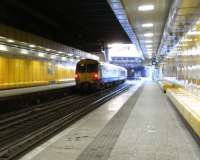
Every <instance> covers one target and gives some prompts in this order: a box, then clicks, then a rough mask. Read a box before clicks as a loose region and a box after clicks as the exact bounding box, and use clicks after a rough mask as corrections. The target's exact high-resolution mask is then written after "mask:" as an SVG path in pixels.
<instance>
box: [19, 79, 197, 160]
mask: <svg viewBox="0 0 200 160" xmlns="http://www.w3.org/2000/svg"><path fill="white" fill-rule="evenodd" d="M136 88H137V87H136V86H135V87H133V88H131V89H130V90H129V91H128V92H126V93H123V94H122V95H120V96H118V97H116V98H114V99H112V100H111V101H109V102H107V103H106V104H104V105H102V106H101V107H100V108H98V109H96V110H95V111H94V112H92V113H90V114H88V115H87V116H85V117H84V118H82V119H81V120H79V121H78V122H76V123H75V124H74V125H72V126H71V127H69V128H67V129H66V130H64V131H63V132H61V133H60V134H58V135H57V136H55V137H53V138H52V139H50V140H49V141H47V142H45V143H44V144H43V145H41V146H39V147H37V148H36V149H34V150H33V151H31V152H30V153H28V154H27V155H25V156H24V157H22V158H21V160H45V159H48V160H55V159H56V160H200V147H199V145H198V144H197V142H196V141H195V139H194V138H193V137H192V135H191V134H190V132H189V131H188V129H187V128H186V127H185V125H184V123H183V122H182V121H181V118H180V117H179V115H178V114H177V111H176V110H175V109H174V107H173V106H172V105H171V103H169V101H168V99H167V97H166V95H164V94H163V93H162V91H161V89H160V88H159V86H158V85H157V84H156V83H154V82H146V83H145V85H144V86H143V87H141V88H139V90H138V91H135V90H136Z"/></svg>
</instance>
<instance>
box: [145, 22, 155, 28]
mask: <svg viewBox="0 0 200 160" xmlns="http://www.w3.org/2000/svg"><path fill="white" fill-rule="evenodd" d="M142 27H144V28H148V27H153V23H144V24H142Z"/></svg>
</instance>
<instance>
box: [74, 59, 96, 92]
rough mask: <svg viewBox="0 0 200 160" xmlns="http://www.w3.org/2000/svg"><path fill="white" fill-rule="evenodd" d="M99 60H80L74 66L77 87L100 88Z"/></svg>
mask: <svg viewBox="0 0 200 160" xmlns="http://www.w3.org/2000/svg"><path fill="white" fill-rule="evenodd" d="M99 79H100V73H99V62H98V61H96V60H88V59H87V60H81V61H80V62H79V63H77V66H76V74H75V80H76V86H77V88H79V89H91V88H94V89H95V88H100V84H99Z"/></svg>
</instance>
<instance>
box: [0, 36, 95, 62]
mask: <svg viewBox="0 0 200 160" xmlns="http://www.w3.org/2000/svg"><path fill="white" fill-rule="evenodd" d="M38 48H39V49H38ZM70 49H71V50H72V52H74V50H77V49H74V48H70ZM0 51H1V52H3V53H8V52H10V53H21V55H31V56H33V57H39V58H45V59H51V60H59V61H70V62H76V60H80V59H85V58H91V59H95V60H98V59H99V57H98V56H95V55H92V54H89V53H86V52H83V51H80V50H77V52H78V53H74V54H73V53H65V52H62V51H57V50H52V49H49V48H45V47H41V46H36V45H34V44H28V43H25V42H19V41H15V40H13V39H9V38H6V37H2V36H0ZM81 52H83V53H81ZM83 54H84V55H83Z"/></svg>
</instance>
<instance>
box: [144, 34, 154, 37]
mask: <svg viewBox="0 0 200 160" xmlns="http://www.w3.org/2000/svg"><path fill="white" fill-rule="evenodd" d="M144 36H145V37H153V33H145V34H144Z"/></svg>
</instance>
